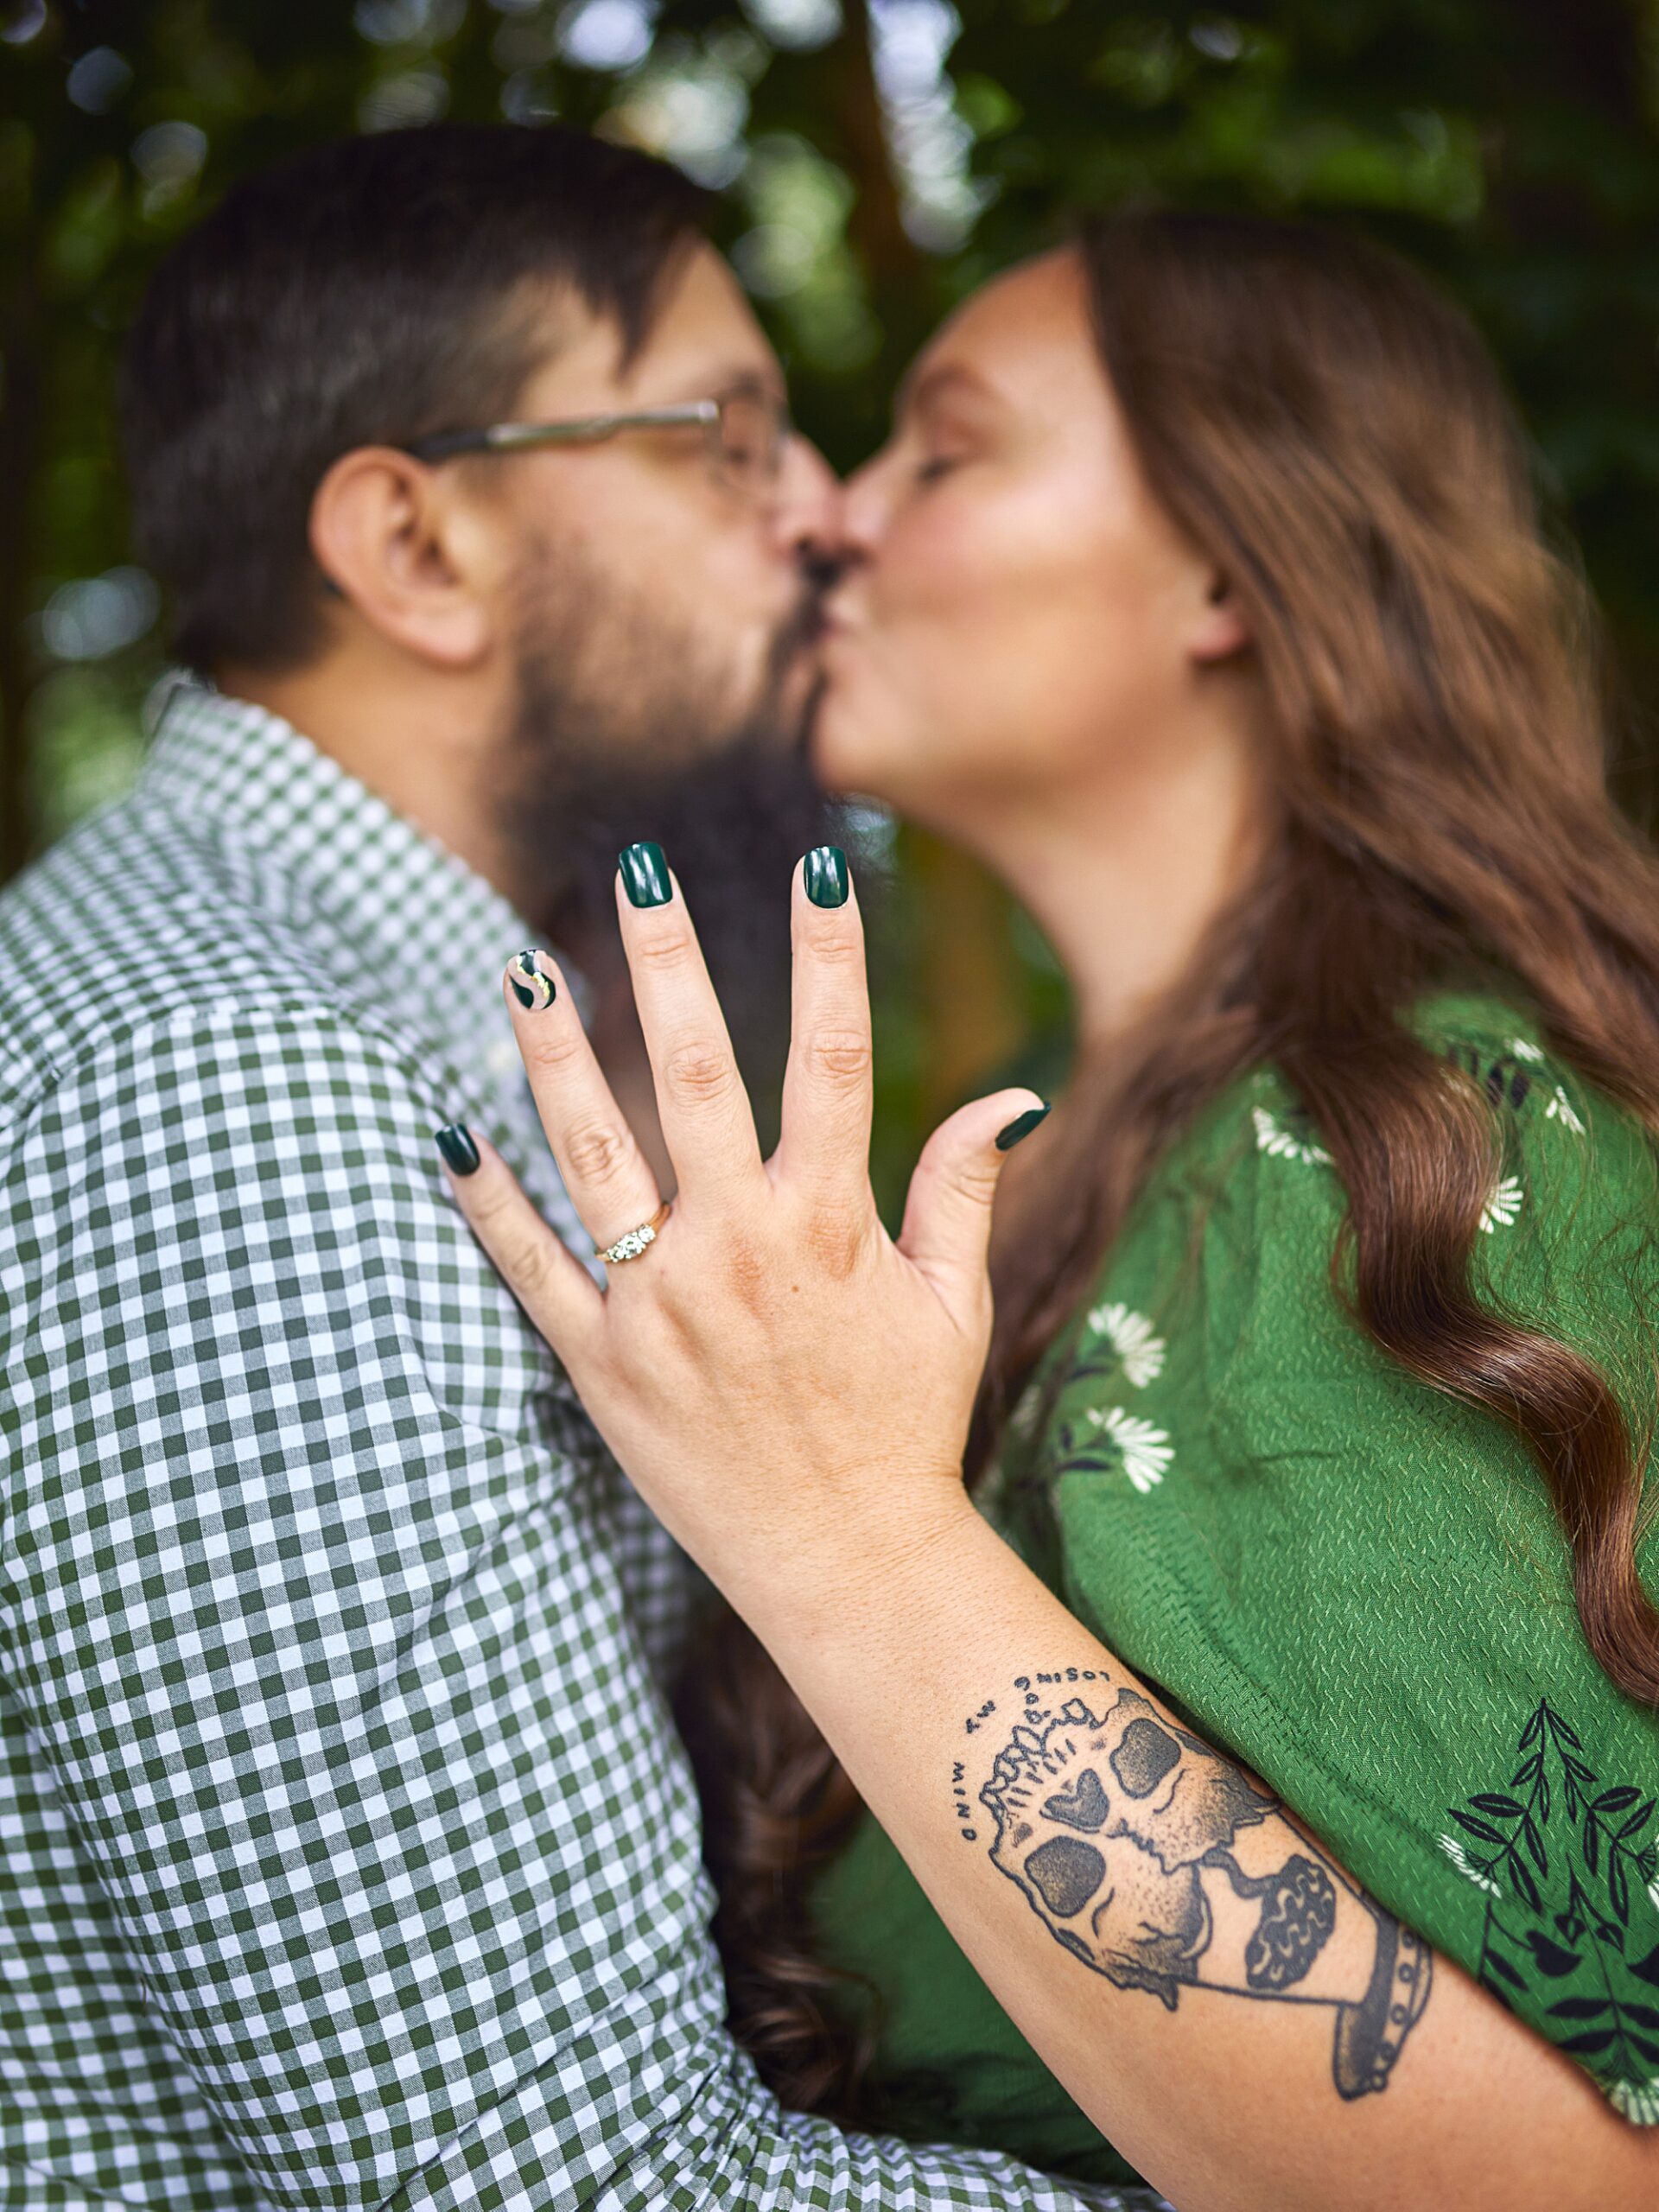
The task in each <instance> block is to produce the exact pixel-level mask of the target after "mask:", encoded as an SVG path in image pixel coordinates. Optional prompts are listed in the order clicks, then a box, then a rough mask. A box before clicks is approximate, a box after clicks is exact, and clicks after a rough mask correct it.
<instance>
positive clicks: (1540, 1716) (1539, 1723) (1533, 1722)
mask: <svg viewBox="0 0 1659 2212" xmlns="http://www.w3.org/2000/svg"><path fill="white" fill-rule="evenodd" d="M1543 1726H1544V1707H1542V1706H1540V1707H1539V1708H1538V1710H1537V1711H1536V1713H1534V1714H1533V1716H1532V1718H1531V1719H1530V1720H1529V1721H1528V1723H1527V1725H1526V1726H1525V1727H1524V1728H1523V1729H1522V1731H1521V1741H1520V1743H1519V1744H1518V1745H1517V1746H1516V1749H1517V1750H1519V1751H1525V1750H1526V1748H1527V1745H1529V1744H1535V1743H1536V1742H1537V1740H1538V1738H1539V1737H1540V1736H1541V1734H1542V1733H1543Z"/></svg>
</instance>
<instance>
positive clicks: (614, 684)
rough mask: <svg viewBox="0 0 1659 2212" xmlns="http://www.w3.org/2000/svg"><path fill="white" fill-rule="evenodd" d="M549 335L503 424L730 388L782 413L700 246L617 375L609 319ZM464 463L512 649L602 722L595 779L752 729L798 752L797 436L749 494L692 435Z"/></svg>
mask: <svg viewBox="0 0 1659 2212" xmlns="http://www.w3.org/2000/svg"><path fill="white" fill-rule="evenodd" d="M573 318H574V319H575V323H576V330H575V335H574V337H572V336H571V334H570V331H569V325H570V322H571V321H572V320H573ZM560 325H561V330H562V334H563V339H564V342H563V344H562V345H561V346H558V347H556V349H555V350H554V352H553V353H552V354H551V356H550V359H548V360H547V361H546V363H545V364H544V365H543V367H542V368H540V369H539V370H538V371H537V372H534V373H533V374H532V375H531V378H530V379H529V380H528V382H527V384H526V385H525V386H524V390H523V391H522V392H521V393H520V395H519V397H518V401H517V403H516V404H515V409H514V412H515V415H516V416H518V419H520V420H522V421H526V422H537V421H543V420H546V421H557V420H559V419H561V418H563V417H567V416H582V415H593V414H604V413H609V412H613V411H617V412H620V411H626V410H635V409H639V408H648V407H656V406H663V405H668V404H675V403H677V402H682V401H686V400H702V399H717V398H719V397H721V396H723V395H724V394H726V393H728V392H732V391H741V390H747V391H756V392H759V393H761V394H764V395H768V396H770V397H775V398H777V399H779V400H780V401H781V400H782V398H783V397H784V384H783V374H782V371H781V370H780V369H779V365H778V362H777V359H776V358H775V356H774V355H773V353H772V348H771V346H769V345H768V344H767V342H766V338H765V336H764V334H762V332H761V330H760V326H759V325H758V324H757V323H756V321H755V320H754V317H753V314H752V313H751V312H750V309H749V307H748V303H747V301H746V300H745V298H744V296H743V294H742V292H741V289H740V288H739V286H738V284H737V283H736V280H735V279H734V277H733V276H732V273H731V271H730V270H728V267H727V266H726V264H725V263H724V262H723V261H722V260H721V258H720V257H719V256H718V255H717V254H716V253H715V252H714V251H712V249H711V248H709V246H707V245H703V244H702V243H701V242H698V243H697V244H696V245H694V246H693V247H691V248H690V250H689V251H688V252H687V254H686V255H685V257H684V258H683V261H682V262H681V263H680V264H679V265H678V266H677V268H676V269H675V270H672V271H671V274H670V276H669V277H668V280H667V282H666V284H665V286H664V294H663V297H662V300H661V302H660V303H659V307H658V314H657V316H656V319H655V321H654V322H653V325H652V330H651V333H650V335H649V336H648V338H647V339H646V340H645V345H644V346H643V347H642V348H641V350H640V352H639V355H638V356H637V357H636V359H634V360H633V361H632V363H630V364H629V365H628V366H627V367H626V369H625V368H623V367H622V365H621V363H620V353H621V339H620V333H619V332H618V331H617V329H616V328H615V327H614V325H613V324H612V323H611V322H610V321H608V320H606V319H602V318H596V317H590V316H588V315H584V314H582V311H581V310H579V309H575V308H566V309H565V310H564V311H563V315H561V317H560ZM473 465H474V467H477V468H480V469H485V470H489V471H493V472H495V474H494V477H493V481H492V483H491V484H490V485H489V486H487V487H486V489H487V495H488V496H489V497H490V498H491V499H492V503H493V505H494V506H495V511H496V515H497V518H498V520H499V524H500V525H501V529H502V532H503V543H504V546H505V549H506V552H507V559H506V563H505V568H504V570H503V574H502V590H503V593H504V594H505V600H506V603H507V607H508V610H509V611H508V617H507V619H508V620H509V621H510V623H511V625H512V634H513V635H514V636H515V637H516V638H517V639H518V643H519V645H521V646H522V647H524V648H525V649H527V650H528V651H529V652H531V653H532V654H539V655H541V656H542V657H543V658H545V656H546V654H547V653H548V652H549V651H550V650H553V651H556V655H557V659H558V669H557V671H556V673H557V678H558V681H559V683H560V685H561V687H562V688H563V689H567V690H569V692H570V693H571V694H572V695H573V697H574V698H575V700H577V701H579V702H582V705H583V706H584V708H585V709H587V714H586V715H585V716H584V719H588V720H591V721H593V722H594V724H595V725H597V724H599V723H601V722H602V723H603V724H604V725H605V733H606V744H605V750H606V752H607V754H608V755H609V756H610V758H611V760H612V762H613V764H614V765H621V763H622V762H624V761H626V762H628V763H629V765H632V764H633V763H634V761H636V760H639V761H640V762H641V765H643V757H644V756H650V757H651V759H652V761H653V762H654V765H656V766H659V767H668V768H672V767H678V766H686V765H689V764H690V762H692V761H694V760H696V759H697V758H699V757H706V756H707V755H708V754H709V753H718V752H719V751H721V749H722V748H723V746H724V744H725V743H726V742H727V741H728V740H729V738H730V737H731V736H732V735H734V734H735V733H737V732H739V731H740V730H748V729H750V728H753V727H755V726H756V725H757V724H758V723H760V722H762V721H765V722H767V723H770V724H771V725H772V728H773V729H774V731H775V734H776V736H777V739H778V741H779V742H780V743H785V742H792V741H798V739H799V737H800V734H801V731H802V728H803V724H804V716H805V714H806V710H807V707H808V703H809V701H810V696H811V694H812V691H813V690H814V687H815V683H816V676H817V665H816V658H817V657H816V652H815V651H814V650H813V648H814V645H815V640H816V634H817V609H816V599H817V594H816V592H815V591H813V590H812V589H811V588H810V587H809V583H808V580H807V572H806V568H805V566H804V562H805V559H806V556H808V554H809V552H810V548H811V547H812V546H813V544H814V543H818V542H821V541H822V540H823V539H824V538H825V537H827V534H828V531H829V525H830V523H831V519H832V512H831V511H832V505H833V501H834V499H835V497H836V486H835V483H834V480H833V479H832V477H831V476H830V474H829V470H828V469H827V468H826V467H825V466H824V464H823V461H822V460H821V459H820V458H819V456H818V455H817V453H816V452H815V451H814V450H813V449H812V448H810V446H809V445H807V444H806V442H805V441H804V440H803V439H800V438H798V437H797V438H793V439H791V441H790V443H789V446H788V448H787V449H786V452H785V458H784V462H783V467H782V471H781V474H780V476H779V480H778V482H777V484H776V485H775V486H773V487H772V489H771V490H770V491H766V492H763V493H760V495H758V496H757V495H755V494H753V493H751V494H749V495H747V496H746V495H745V494H744V493H742V492H741V491H739V490H736V489H734V488H733V486H731V484H730V483H728V481H726V480H723V479H722V477H721V475H720V474H719V473H718V472H717V470H716V469H715V468H714V467H711V466H710V461H709V443H708V439H707V434H706V433H705V432H704V431H703V430H702V429H700V428H697V427H695V426H692V427H675V428H665V429H628V430H625V431H623V432H621V433H620V435H617V436H615V437H613V438H612V439H610V440H607V442H603V443H601V444H597V445H591V446H575V447H557V446H554V447H545V448H538V449H531V450H530V451H527V452H524V453H521V454H515V455H514V456H512V458H511V459H509V460H505V461H503V460H501V459H499V458H497V459H493V460H482V461H478V462H476V463H474V464H473Z"/></svg>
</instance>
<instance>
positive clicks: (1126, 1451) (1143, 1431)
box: [1084, 1406, 1175, 1497]
mask: <svg viewBox="0 0 1659 2212" xmlns="http://www.w3.org/2000/svg"><path fill="white" fill-rule="evenodd" d="M1084 1418H1085V1419H1086V1420H1087V1421H1088V1422H1089V1424H1090V1427H1093V1428H1097V1429H1099V1430H1100V1431H1101V1433H1102V1434H1103V1435H1105V1436H1109V1438H1110V1439H1111V1440H1112V1442H1113V1443H1114V1444H1115V1445H1116V1446H1117V1450H1118V1456H1119V1457H1120V1459H1122V1462H1123V1471H1124V1473H1125V1474H1126V1475H1127V1476H1128V1478H1129V1480H1130V1481H1131V1482H1132V1483H1133V1484H1135V1488H1136V1490H1138V1491H1140V1492H1141V1496H1142V1497H1145V1496H1146V1494H1147V1491H1150V1490H1153V1489H1154V1488H1155V1487H1156V1486H1157V1484H1160V1482H1162V1480H1163V1479H1164V1475H1165V1471H1166V1469H1167V1468H1168V1465H1169V1463H1170V1461H1171V1460H1172V1459H1173V1458H1174V1457H1175V1452H1174V1448H1173V1446H1172V1445H1171V1443H1170V1440H1169V1431H1168V1430H1167V1429H1164V1428H1159V1427H1155V1426H1154V1424H1153V1423H1152V1422H1151V1421H1142V1420H1141V1418H1140V1417H1139V1415H1138V1414H1128V1413H1125V1412H1124V1410H1123V1408H1122V1406H1108V1407H1107V1408H1105V1409H1104V1411H1103V1410H1102V1409H1101V1408H1099V1407H1097V1406H1090V1408H1089V1410H1088V1413H1087V1414H1085V1416H1084Z"/></svg>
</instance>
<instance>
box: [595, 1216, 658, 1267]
mask: <svg viewBox="0 0 1659 2212" xmlns="http://www.w3.org/2000/svg"><path fill="white" fill-rule="evenodd" d="M667 1218H668V1207H667V1205H660V1206H658V1209H657V1211H656V1212H655V1213H654V1214H652V1217H651V1219H650V1220H649V1221H645V1222H641V1223H640V1224H639V1228H638V1229H630V1230H627V1232H626V1234H625V1235H624V1236H619V1237H618V1238H617V1240H616V1242H615V1243H614V1244H607V1246H606V1247H605V1249H604V1250H603V1251H602V1252H601V1254H600V1255H599V1256H600V1258H601V1260H603V1261H604V1262H606V1264H607V1266H610V1267H614V1266H615V1265H616V1264H617V1262H619V1261H621V1260H637V1259H638V1258H639V1255H640V1254H641V1253H642V1252H643V1251H644V1250H645V1247H646V1246H647V1245H648V1244H654V1243H656V1242H657V1231H658V1229H660V1228H661V1226H662V1224H663V1223H664V1221H666V1220H667Z"/></svg>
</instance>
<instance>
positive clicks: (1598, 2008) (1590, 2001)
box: [1549, 1997, 1612, 2020]
mask: <svg viewBox="0 0 1659 2212" xmlns="http://www.w3.org/2000/svg"><path fill="white" fill-rule="evenodd" d="M1611 2003H1612V1999H1611V1998H1610V1997H1563V1998H1562V1999H1560V2001H1559V2002H1558V2003H1556V2004H1554V2005H1551V2006H1550V2008H1549V2017H1550V2018H1551V2019H1552V2020H1599V2019H1600V2018H1601V2016H1602V2014H1603V2013H1604V2012H1606V2010H1607V2008H1608V2006H1609V2005H1611Z"/></svg>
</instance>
